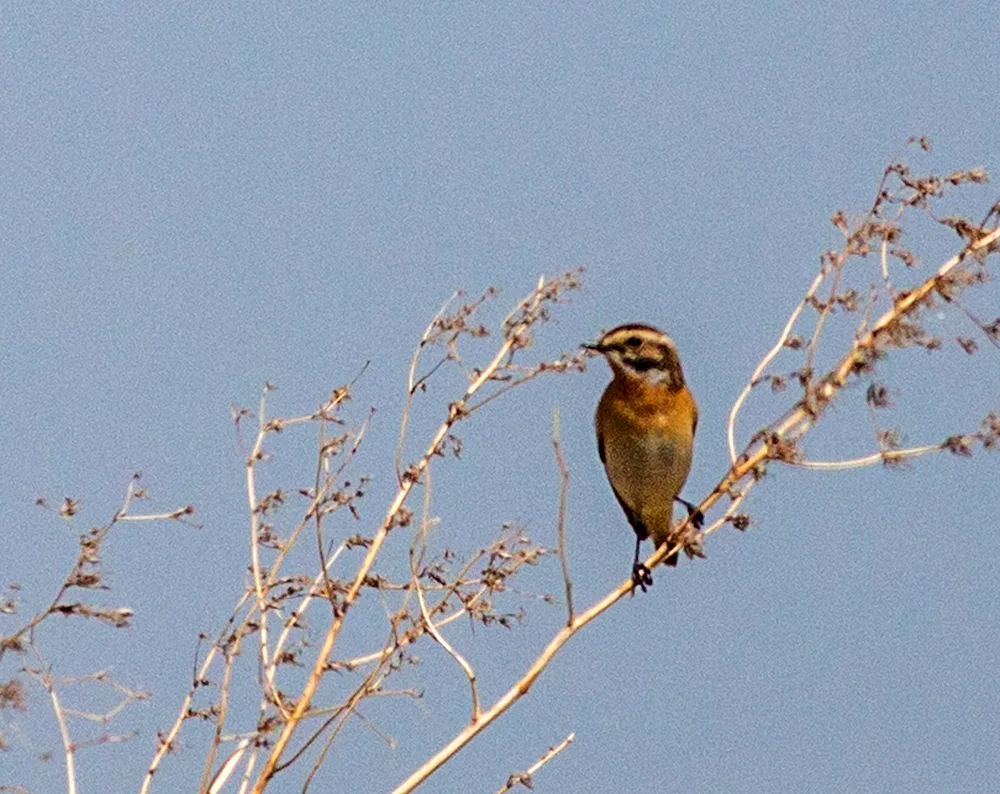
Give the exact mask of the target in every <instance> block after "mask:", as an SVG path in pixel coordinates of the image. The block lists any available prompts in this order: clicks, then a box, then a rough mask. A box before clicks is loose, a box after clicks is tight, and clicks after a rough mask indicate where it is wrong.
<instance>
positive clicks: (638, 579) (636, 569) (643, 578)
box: [632, 535, 653, 593]
mask: <svg viewBox="0 0 1000 794" xmlns="http://www.w3.org/2000/svg"><path fill="white" fill-rule="evenodd" d="M641 545H642V539H641V538H640V537H639V536H638V535H636V536H635V560H634V561H633V562H632V583H633V585H634V586H635V587H638V588H641V589H642V592H644V593H645V592H646V588H647V587H648V586H650V585H652V584H653V574H652V573H650V571H649V568H647V567H646V565H645V564H644V563H641V562H639V549H640V547H641ZM633 589H634V588H633Z"/></svg>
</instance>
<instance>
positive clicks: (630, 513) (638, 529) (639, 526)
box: [597, 434, 649, 540]
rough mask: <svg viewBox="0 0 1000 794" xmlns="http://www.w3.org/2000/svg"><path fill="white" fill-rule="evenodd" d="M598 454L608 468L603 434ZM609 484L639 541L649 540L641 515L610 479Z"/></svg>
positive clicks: (599, 439)
mask: <svg viewBox="0 0 1000 794" xmlns="http://www.w3.org/2000/svg"><path fill="white" fill-rule="evenodd" d="M597 454H598V455H599V456H600V458H601V463H604V464H605V466H606V465H607V463H606V461H605V452H604V436H603V435H601V434H598V436H597ZM608 484H610V485H611V490H612V492H613V493H614V495H615V499H617V500H618V504H620V505H621V507H622V512H623V513H625V518H627V519H628V522H629V523H630V524H631V525H632V529H634V530H635V534H636V535H638V536H639V540H645V539H646V538H648V537H649V530H648V529H647V528H646V525H645V524H643V523H642V519H641V518H640V517H639V514H638V513H637V512H635V510H633V509H632V508H631V507H629V505H628V503H627V502H626V501H625V500H624V499H623V498H622V495H621V494H620V493H618V489H617V488H615V484H614V483H613V482H611V479H610V478H608Z"/></svg>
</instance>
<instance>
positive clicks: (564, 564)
mask: <svg viewBox="0 0 1000 794" xmlns="http://www.w3.org/2000/svg"><path fill="white" fill-rule="evenodd" d="M552 451H553V454H554V455H555V456H556V465H558V466H559V514H558V517H557V519H556V541H557V543H558V545H559V565H560V567H561V568H562V576H563V585H564V586H565V588H566V611H567V613H568V614H567V617H566V625H567V626H568V625H571V624H572V623H573V580H572V579H570V577H569V561H568V559H567V557H566V494H567V491H568V490H569V468H568V467H567V466H566V459H565V457H563V451H562V444H561V442H560V441H559V409H558V408H557V409H555V410H554V411H553V412H552Z"/></svg>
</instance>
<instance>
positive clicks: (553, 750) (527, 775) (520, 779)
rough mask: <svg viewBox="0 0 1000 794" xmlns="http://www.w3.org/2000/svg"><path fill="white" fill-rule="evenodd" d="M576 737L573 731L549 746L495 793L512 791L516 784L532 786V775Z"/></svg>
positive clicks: (500, 793) (501, 793) (530, 787)
mask: <svg viewBox="0 0 1000 794" xmlns="http://www.w3.org/2000/svg"><path fill="white" fill-rule="evenodd" d="M575 738H576V734H575V733H571V734H570V735H569V736H567V737H566V738H565V739H563V740H562V741H561V742H559V744H557V745H556V746H555V747H550V748H549V749H548V750H547V751H546V752H545V754H544V755H543V756H542V757H541V758H539V759H538V760H537V761H535V763H533V764H532V765H531V766H529V767H528V768H527V769H525V770H524V771H523V772H515V773H514V774H513V775H511V776H510V777H509V778H507V782H506V783H504V784H503V785H502V786H501V787H500V788H498V789H497V790H496V794H506V792H508V791H513V790H514V789H515V788H516V787H518V786H524V787H525V788H526V789H532V788H534V785H533V781H532V776H533V775H534V774H535V772H537V771H538V770H539V769H541V768H542V767H543V766H545V765H546V764H547V763H548V762H549V761H551V760H552V759H553V758H555V757H556V756H557V755H559V753H561V752H562V751H563V750H565V749H566V748H567V747H569V746H570V745H571V744H572V743H573V740H574V739H575Z"/></svg>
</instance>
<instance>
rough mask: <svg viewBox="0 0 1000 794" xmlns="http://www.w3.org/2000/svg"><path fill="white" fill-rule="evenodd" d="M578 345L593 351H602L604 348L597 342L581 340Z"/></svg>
mask: <svg viewBox="0 0 1000 794" xmlns="http://www.w3.org/2000/svg"><path fill="white" fill-rule="evenodd" d="M580 347H582V348H583V349H584V350H590V351H592V352H594V353H603V352H604V348H603V347H601V346H600V345H599V344H598V343H597V342H583V343H582V344H581V345H580Z"/></svg>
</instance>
